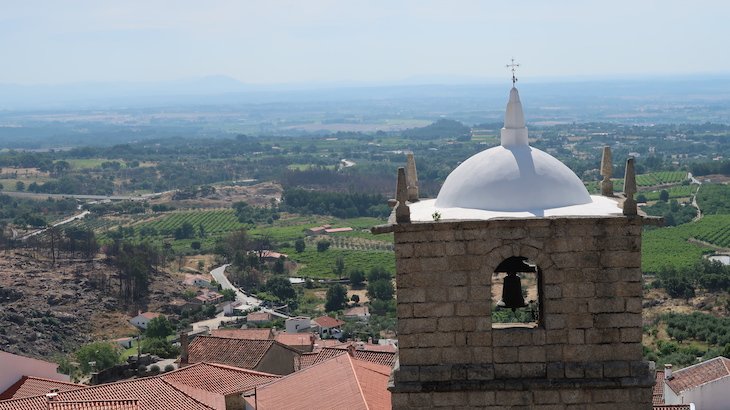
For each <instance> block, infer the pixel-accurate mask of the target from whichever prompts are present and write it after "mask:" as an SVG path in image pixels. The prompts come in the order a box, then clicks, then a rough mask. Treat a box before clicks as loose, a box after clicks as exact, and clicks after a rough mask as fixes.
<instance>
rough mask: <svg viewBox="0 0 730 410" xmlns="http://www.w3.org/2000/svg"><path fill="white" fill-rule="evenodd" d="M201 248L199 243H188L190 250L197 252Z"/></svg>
mask: <svg viewBox="0 0 730 410" xmlns="http://www.w3.org/2000/svg"><path fill="white" fill-rule="evenodd" d="M201 246H202V244H201V243H200V241H192V242H190V249H194V250H196V251H197V250H199V249H200V247H201Z"/></svg>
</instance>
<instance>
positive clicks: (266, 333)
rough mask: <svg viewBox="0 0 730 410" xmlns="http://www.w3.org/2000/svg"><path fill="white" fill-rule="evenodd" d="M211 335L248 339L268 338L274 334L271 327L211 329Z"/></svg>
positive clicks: (271, 337)
mask: <svg viewBox="0 0 730 410" xmlns="http://www.w3.org/2000/svg"><path fill="white" fill-rule="evenodd" d="M210 335H211V336H215V337H227V338H230V339H249V340H270V339H273V338H274V337H273V336H274V335H273V333H272V332H271V329H257V328H254V329H213V330H211V331H210Z"/></svg>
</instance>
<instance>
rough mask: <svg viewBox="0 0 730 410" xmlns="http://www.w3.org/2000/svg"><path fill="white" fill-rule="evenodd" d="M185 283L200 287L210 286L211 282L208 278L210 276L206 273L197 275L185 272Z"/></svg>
mask: <svg viewBox="0 0 730 410" xmlns="http://www.w3.org/2000/svg"><path fill="white" fill-rule="evenodd" d="M183 284H185V285H188V286H196V287H200V288H210V287H211V282H210V280H209V279H208V277H206V276H204V275H195V274H191V273H186V274H185V279H184V280H183Z"/></svg>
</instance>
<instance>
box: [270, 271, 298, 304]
mask: <svg viewBox="0 0 730 410" xmlns="http://www.w3.org/2000/svg"><path fill="white" fill-rule="evenodd" d="M265 288H266V291H267V292H269V293H271V294H272V295H274V296H276V298H277V299H279V300H280V301H282V302H284V301H289V300H295V299H296V297H297V292H296V290H295V289H294V287H293V286H292V284H291V282H290V281H289V278H285V277H283V276H274V277H272V278H271V279H269V280H267V281H266V286H265Z"/></svg>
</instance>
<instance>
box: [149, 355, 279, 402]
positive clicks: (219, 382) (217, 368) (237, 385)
mask: <svg viewBox="0 0 730 410" xmlns="http://www.w3.org/2000/svg"><path fill="white" fill-rule="evenodd" d="M160 377H161V378H162V379H163V380H165V381H166V382H168V383H172V384H173V385H174V386H176V387H178V386H180V385H183V386H190V387H194V388H197V389H201V390H205V391H209V392H213V393H217V394H221V395H228V394H233V393H244V392H247V391H249V390H253V389H254V387H257V386H261V385H263V384H266V383H269V382H271V381H274V380H277V379H279V378H280V377H281V376H277V375H273V374H268V373H262V372H257V371H253V370H247V369H240V368H237V367H231V366H224V365H219V364H211V363H196V364H193V365H191V366H188V367H184V368H182V369H179V370H176V371H173V372H170V373H165V374H164V375H162V376H160Z"/></svg>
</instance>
